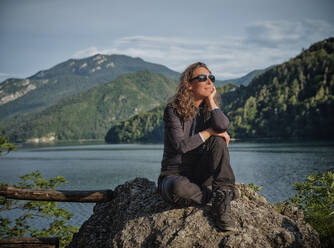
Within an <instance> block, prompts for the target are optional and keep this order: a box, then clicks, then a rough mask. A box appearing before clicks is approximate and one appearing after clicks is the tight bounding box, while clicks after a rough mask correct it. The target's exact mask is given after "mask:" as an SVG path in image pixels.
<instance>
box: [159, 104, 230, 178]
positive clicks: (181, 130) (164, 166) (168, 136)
mask: <svg viewBox="0 0 334 248" xmlns="http://www.w3.org/2000/svg"><path fill="white" fill-rule="evenodd" d="M203 107H205V106H201V108H200V111H199V114H198V115H197V116H196V132H195V135H192V136H191V135H190V132H191V127H192V124H193V120H187V121H184V122H183V121H182V119H181V118H180V117H179V116H178V115H177V114H176V111H175V110H174V108H173V107H172V106H171V105H170V104H168V105H167V106H166V108H165V112H164V117H163V120H164V125H165V126H164V131H165V133H164V153H163V158H162V162H161V175H178V174H179V173H180V165H181V164H182V155H183V154H185V153H187V152H188V151H191V150H193V149H195V148H197V147H198V146H200V145H201V144H203V143H204V142H203V140H202V138H201V136H200V135H199V132H201V131H203V130H205V129H207V128H210V127H211V128H212V129H213V130H215V131H216V132H224V131H226V130H227V129H228V128H229V120H228V118H227V117H226V116H225V115H224V113H223V112H222V111H221V110H220V109H214V110H212V111H210V112H209V116H205V114H204V111H203Z"/></svg>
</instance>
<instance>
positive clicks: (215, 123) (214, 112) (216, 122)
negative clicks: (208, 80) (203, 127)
mask: <svg viewBox="0 0 334 248" xmlns="http://www.w3.org/2000/svg"><path fill="white" fill-rule="evenodd" d="M216 93H217V91H216V87H214V86H213V91H212V93H211V95H210V96H208V97H207V98H206V99H205V102H206V105H207V106H208V108H209V111H211V117H210V120H209V125H208V126H209V127H211V128H212V129H213V130H214V131H216V132H218V133H221V132H225V131H226V130H227V129H228V128H229V125H230V121H229V119H228V118H227V117H226V115H225V114H224V113H223V111H221V110H220V108H219V107H218V106H217V104H216V102H215V101H214V99H215V96H216Z"/></svg>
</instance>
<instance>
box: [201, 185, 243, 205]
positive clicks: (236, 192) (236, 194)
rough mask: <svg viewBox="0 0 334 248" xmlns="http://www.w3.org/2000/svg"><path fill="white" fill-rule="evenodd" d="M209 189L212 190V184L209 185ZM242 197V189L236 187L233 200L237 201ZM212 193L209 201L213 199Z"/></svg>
mask: <svg viewBox="0 0 334 248" xmlns="http://www.w3.org/2000/svg"><path fill="white" fill-rule="evenodd" d="M207 189H208V190H209V191H211V192H212V186H207ZM240 197H241V191H240V189H239V188H237V187H234V189H233V197H232V200H231V201H235V200H237V199H239V198H240ZM211 198H212V193H211V194H210V197H209V198H208V202H210V201H211V200H212V199H211Z"/></svg>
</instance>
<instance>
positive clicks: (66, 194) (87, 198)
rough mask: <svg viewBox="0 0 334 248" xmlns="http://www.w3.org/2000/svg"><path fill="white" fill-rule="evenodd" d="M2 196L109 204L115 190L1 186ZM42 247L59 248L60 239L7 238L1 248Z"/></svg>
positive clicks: (2, 240)
mask: <svg viewBox="0 0 334 248" xmlns="http://www.w3.org/2000/svg"><path fill="white" fill-rule="evenodd" d="M0 196H4V197H6V198H9V199H17V200H35V201H57V202H107V201H110V200H112V199H113V198H114V197H115V192H114V191H113V190H110V189H107V190H85V191H79V190H34V189H20V188H15V187H8V186H1V187H0ZM5 247H6V248H9V247H25V248H28V247H30V248H32V247H35V248H36V247H40V248H42V247H43V248H51V247H52V248H53V247H55V248H58V247H59V239H58V238H57V237H55V238H7V239H0V248H5Z"/></svg>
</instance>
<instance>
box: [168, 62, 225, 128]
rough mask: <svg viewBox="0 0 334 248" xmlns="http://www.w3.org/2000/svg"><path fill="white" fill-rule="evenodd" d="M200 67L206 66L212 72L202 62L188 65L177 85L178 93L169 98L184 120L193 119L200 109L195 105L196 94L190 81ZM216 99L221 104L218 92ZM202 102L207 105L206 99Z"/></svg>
mask: <svg viewBox="0 0 334 248" xmlns="http://www.w3.org/2000/svg"><path fill="white" fill-rule="evenodd" d="M199 67H204V68H205V69H207V70H208V71H209V72H210V70H209V69H208V67H207V65H206V64H204V63H202V62H197V63H194V64H191V65H190V66H188V67H187V69H185V71H184V72H183V73H182V74H181V77H180V83H179V85H178V87H177V90H176V94H175V95H174V96H173V97H171V98H170V100H169V103H170V104H171V106H172V107H173V108H174V109H175V111H176V113H177V114H178V115H179V116H180V118H182V120H183V121H186V120H191V119H193V118H194V117H195V116H196V114H197V112H198V111H199V110H198V108H197V107H196V106H195V105H194V94H193V92H192V90H191V89H190V82H189V81H190V79H191V78H192V77H193V73H194V71H195V70H196V69H197V68H199ZM214 100H215V102H216V103H217V105H218V106H219V99H218V98H217V94H216V96H215V99H214ZM202 104H205V105H206V103H205V101H203V103H202ZM204 109H205V111H208V108H207V107H206V108H204Z"/></svg>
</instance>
